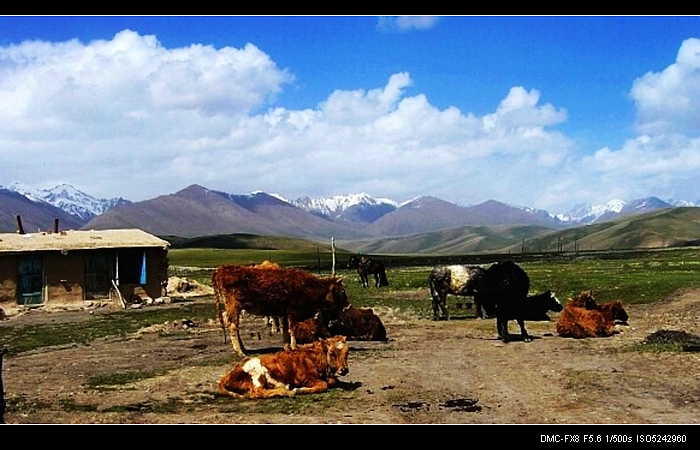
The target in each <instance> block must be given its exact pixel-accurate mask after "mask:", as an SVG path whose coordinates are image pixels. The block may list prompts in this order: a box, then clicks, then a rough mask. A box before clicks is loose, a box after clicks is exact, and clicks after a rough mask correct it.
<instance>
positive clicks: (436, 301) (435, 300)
mask: <svg viewBox="0 0 700 450" xmlns="http://www.w3.org/2000/svg"><path fill="white" fill-rule="evenodd" d="M441 303H442V300H441V299H440V293H439V292H438V293H437V294H436V295H434V296H433V320H438V319H439V318H440V315H439V309H440V305H441Z"/></svg>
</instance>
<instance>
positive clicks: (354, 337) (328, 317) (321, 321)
mask: <svg viewBox="0 0 700 450" xmlns="http://www.w3.org/2000/svg"><path fill="white" fill-rule="evenodd" d="M319 316H320V317H319ZM294 335H295V336H296V338H297V343H300V344H305V343H309V342H313V341H315V340H317V339H321V338H326V337H330V336H345V337H346V338H347V340H348V341H386V340H387V337H386V328H384V324H383V323H382V321H381V319H380V318H379V316H377V315H376V314H374V311H373V310H372V309H371V308H349V309H346V310H344V311H341V312H340V313H333V312H328V313H324V314H322V315H317V316H315V317H313V318H312V319H306V320H305V321H303V322H300V323H298V324H296V326H295V330H294Z"/></svg>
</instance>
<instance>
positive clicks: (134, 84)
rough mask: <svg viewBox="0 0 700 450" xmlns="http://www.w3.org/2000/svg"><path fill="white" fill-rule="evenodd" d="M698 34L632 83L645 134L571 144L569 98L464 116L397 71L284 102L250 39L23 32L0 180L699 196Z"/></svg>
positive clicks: (541, 197) (169, 188) (575, 197)
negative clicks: (374, 81)
mask: <svg viewBox="0 0 700 450" xmlns="http://www.w3.org/2000/svg"><path fill="white" fill-rule="evenodd" d="M697 49H698V42H697V40H688V41H685V42H684V43H683V46H682V47H681V51H679V56H678V58H677V61H676V63H675V64H674V65H673V66H671V67H670V68H669V69H667V70H665V71H663V72H662V73H660V74H647V75H645V76H644V77H642V78H640V79H639V80H637V81H636V82H635V86H634V87H633V96H634V98H635V99H636V101H637V105H638V108H639V118H640V122H639V123H640V127H642V128H645V127H647V128H650V129H653V130H654V131H655V132H653V133H651V132H650V133H647V134H642V135H641V136H640V137H638V138H637V139H632V140H629V141H628V142H626V143H625V144H624V145H623V146H622V148H620V149H617V150H613V149H609V148H603V149H600V150H599V151H597V152H595V153H594V154H591V155H589V156H587V157H584V158H579V157H576V155H575V153H574V151H575V150H576V145H575V143H574V142H573V141H572V140H571V139H569V138H568V137H567V136H566V135H564V134H563V133H561V132H559V131H556V129H555V127H556V126H557V125H560V124H562V123H564V122H566V121H567V111H566V110H565V109H563V108H560V107H556V106H554V105H552V104H550V103H541V102H540V100H541V94H540V92H539V91H538V90H535V89H530V90H528V89H526V88H525V87H522V86H514V87H512V88H511V89H510V90H509V92H507V93H506V92H504V98H503V99H502V100H501V101H500V102H499V103H498V104H497V105H494V110H493V111H492V112H490V113H488V114H485V115H483V116H477V115H474V114H472V113H469V112H464V111H460V110H459V109H458V108H456V107H447V108H445V109H439V108H437V107H436V106H434V105H433V104H431V102H430V99H429V98H428V97H427V96H426V95H424V94H422V93H416V94H411V95H409V94H408V92H410V88H411V86H412V80H411V77H410V75H409V74H408V73H405V72H399V73H395V74H393V75H390V76H388V79H387V82H386V84H385V85H384V86H380V87H365V88H362V89H356V90H336V91H334V92H331V93H329V95H328V97H327V98H326V99H325V101H323V102H320V103H319V105H318V107H316V108H310V109H304V110H291V109H287V108H285V107H283V106H280V105H277V104H275V102H274V97H275V95H276V94H279V93H280V92H281V90H282V89H283V88H284V87H285V84H286V83H288V82H290V81H291V79H292V77H291V75H290V74H289V73H287V72H286V71H285V70H281V69H279V68H278V67H277V66H276V64H275V63H274V61H272V60H271V59H270V58H269V56H268V55H266V54H265V53H264V52H262V51H261V50H260V49H258V48H256V47H255V46H253V45H250V44H248V45H246V46H244V47H243V48H241V49H235V48H230V47H227V48H222V49H215V48H213V47H210V46H202V45H191V46H188V47H182V48H177V49H167V48H164V47H163V46H162V45H160V43H159V42H158V41H157V39H156V38H155V37H153V36H140V35H138V34H137V33H134V32H131V31H128V30H126V31H123V32H121V33H118V34H117V35H116V36H115V37H114V38H113V39H111V40H104V41H94V42H90V43H87V44H83V43H80V42H78V41H68V42H63V43H45V42H25V43H22V44H17V45H11V46H7V47H0V154H1V155H2V171H1V172H0V174H1V176H2V177H3V180H4V181H3V180H0V184H8V183H10V182H12V181H13V180H19V181H21V182H23V183H25V184H31V183H32V182H35V181H37V180H41V185H40V186H36V187H52V186H53V185H55V184H58V183H60V182H69V183H71V184H74V185H75V186H78V187H80V188H82V189H83V190H85V191H87V192H88V193H90V194H92V195H97V196H103V197H113V196H122V197H125V198H128V199H131V200H144V199H147V198H152V197H155V196H157V195H163V194H168V193H172V192H175V191H177V190H179V189H182V188H184V187H186V186H187V185H189V184H192V183H198V184H202V185H204V186H206V187H209V188H211V189H218V190H223V191H226V192H231V193H241V192H249V191H254V190H265V191H267V192H279V193H280V194H282V195H284V196H285V197H288V198H295V197H297V196H301V195H312V196H326V195H333V194H346V193H350V192H359V191H366V192H370V193H371V194H372V195H375V196H380V197H390V198H393V199H395V200H397V201H402V200H406V199H409V198H412V197H415V196H418V195H434V196H437V197H441V198H444V199H445V200H449V201H454V202H458V203H474V202H480V201H484V200H487V199H489V198H493V199H497V200H501V201H507V202H510V203H514V204H521V205H528V206H536V207H541V208H546V209H550V210H553V212H561V211H564V210H566V209H568V208H569V207H571V206H572V205H573V204H575V203H578V202H580V201H591V202H600V203H603V202H606V201H608V200H610V198H612V197H621V198H625V199H632V198H636V197H639V196H646V195H659V196H664V195H668V196H676V197H682V198H689V199H691V200H696V199H695V198H693V197H692V196H691V197H688V194H690V193H694V192H697V189H696V188H697V182H695V181H694V179H695V178H694V174H695V173H697V172H698V169H700V138H693V137H689V134H690V133H691V132H692V131H697V128H693V127H692V126H690V125H692V123H696V125H697V117H698V116H697V110H696V109H697V106H695V105H694V104H697V103H700V102H698V101H697V100H698V99H697V98H696V97H695V96H697V95H698V94H697V93H696V92H695V91H693V90H692V89H688V88H687V86H686V83H690V86H693V83H695V81H694V80H695V79H696V78H697V74H696V72H697V70H698V65H700V62H698V59H697ZM671 68H674V69H673V70H670V69H671ZM674 71H675V75H674V76H673V77H672V76H671V75H670V73H671V72H674ZM681 72H682V73H681ZM679 73H680V75H679ZM696 91H700V89H696ZM661 94H664V95H665V96H667V97H671V96H672V95H677V96H680V98H686V99H688V100H689V101H690V103H691V105H689V106H688V107H687V108H686V109H685V110H684V111H685V112H684V113H683V114H679V115H678V117H673V116H672V117H671V118H672V119H673V120H675V121H676V122H675V123H676V124H677V125H674V126H671V125H668V124H666V125H663V126H661V125H660V123H661V122H659V121H660V120H661V118H663V117H664V114H666V113H668V112H669V111H668V110H667V109H668V108H670V106H668V105H667V104H666V103H664V102H663V101H661V100H662V97H664V95H661ZM681 103H682V102H681ZM662 113H663V114H662ZM642 118H644V120H642ZM694 118H695V119H694ZM694 121H695V122H694ZM689 124H690V125H689ZM675 127H679V128H681V129H682V131H684V132H686V134H682V133H679V132H673V133H671V132H670V131H673V130H674V128H675ZM662 132H663V133H662ZM678 180H680V181H681V183H680V184H679V183H676V181H678ZM650 183H657V184H658V186H659V190H658V191H656V190H653V187H654V186H653V185H651V184H650ZM677 186H682V188H678V187H677ZM694 195H697V194H694Z"/></svg>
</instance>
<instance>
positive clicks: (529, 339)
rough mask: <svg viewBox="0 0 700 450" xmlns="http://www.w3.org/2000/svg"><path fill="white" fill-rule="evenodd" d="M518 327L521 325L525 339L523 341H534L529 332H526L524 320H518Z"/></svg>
mask: <svg viewBox="0 0 700 450" xmlns="http://www.w3.org/2000/svg"><path fill="white" fill-rule="evenodd" d="M517 321H518V325H520V335H521V336H522V337H523V341H525V342H530V341H532V336H530V335H529V334H527V330H525V321H524V320H523V319H517Z"/></svg>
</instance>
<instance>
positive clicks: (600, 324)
mask: <svg viewBox="0 0 700 450" xmlns="http://www.w3.org/2000/svg"><path fill="white" fill-rule="evenodd" d="M628 319H629V317H628V316H627V312H626V311H625V308H624V306H623V304H622V302H620V301H619V300H618V301H614V302H609V303H603V304H601V305H598V304H597V303H596V301H595V300H594V299H593V295H592V293H591V291H585V292H582V293H581V295H579V296H578V297H576V298H574V299H571V300H570V301H569V303H568V304H567V305H566V308H564V311H562V313H561V314H560V315H559V318H558V319H557V334H559V335H560V336H563V337H573V338H577V339H581V338H586V337H607V336H612V335H613V334H615V333H616V332H617V331H616V330H615V323H616V322H622V323H627V320H628Z"/></svg>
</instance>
